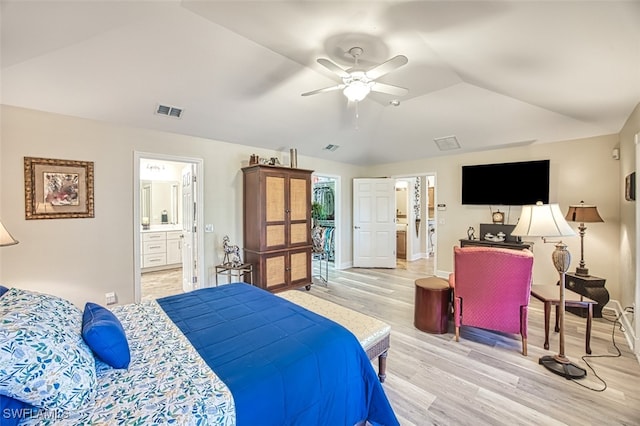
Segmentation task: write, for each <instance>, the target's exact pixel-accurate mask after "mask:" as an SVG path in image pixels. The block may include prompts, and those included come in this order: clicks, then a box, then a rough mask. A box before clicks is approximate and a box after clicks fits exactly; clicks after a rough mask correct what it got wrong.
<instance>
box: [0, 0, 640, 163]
mask: <svg viewBox="0 0 640 426" xmlns="http://www.w3.org/2000/svg"><path fill="white" fill-rule="evenodd" d="M1 7H2V9H1V12H2V16H1V25H2V28H1V48H2V50H1V57H0V59H1V63H2V74H1V79H2V81H1V89H2V92H1V101H2V103H3V104H7V105H14V106H19V107H25V108H32V109H36V110H43V111H49V112H54V113H60V114H65V115H71V116H77V117H83V118H89V119H97V120H103V121H107V122H111V123H114V124H117V125H126V126H134V127H140V128H150V129H157V130H161V131H167V132H174V133H180V134H186V135H193V136H198V137H203V138H208V139H214V140H222V141H227V142H232V143H239V144H244V145H251V146H257V147H264V148H268V149H273V150H288V149H289V148H297V149H298V153H299V154H300V155H308V156H313V157H320V158H326V159H331V160H336V161H342V162H347V163H353V164H363V165H364V164H380V163H387V162H395V161H404V160H409V159H415V158H420V157H433V156H438V155H443V154H448V153H451V151H441V150H439V149H438V147H437V146H436V143H434V139H437V138H442V137H448V136H455V137H456V138H457V141H458V143H459V145H460V148H459V149H458V150H457V151H456V152H465V151H477V150H485V149H491V148H495V147H506V146H514V145H522V144H530V143H546V142H552V141H558V140H567V139H576V138H583V137H590V136H597V135H603V134H611V133H617V132H618V131H620V129H621V128H622V126H623V125H624V122H625V120H626V119H627V117H628V116H629V114H630V113H631V111H632V110H633V108H634V107H635V105H637V103H638V102H640V24H639V23H640V2H637V1H627V2H623V1H574V2H564V1H563V2H554V1H536V2H524V1H495V2H484V1H469V2H458V1H376V2H370V1H269V0H266V1H196V0H182V1H177V0H158V1H119V2H116V1H98V0H95V1H94V0H86V1H56V0H47V1H6V0H1ZM355 46H357V47H361V48H362V49H363V54H362V56H361V57H360V64H361V65H363V66H364V67H365V68H367V67H372V66H375V65H376V64H379V63H382V62H384V61H386V60H388V59H389V58H391V57H393V56H396V55H404V56H406V57H407V58H408V60H409V61H408V63H407V64H406V65H404V66H402V67H400V68H398V69H396V70H394V71H392V72H390V73H388V74H386V75H385V76H383V77H381V78H380V79H379V81H380V82H383V83H387V84H392V85H397V86H402V87H406V88H407V89H408V90H409V93H408V95H406V96H404V97H401V98H394V97H393V96H390V95H384V94H380V93H371V94H370V95H369V96H368V97H367V98H366V99H364V100H363V101H361V102H359V103H357V104H354V103H348V101H347V99H346V98H345V97H344V96H343V94H342V93H341V92H340V91H334V92H329V93H320V94H317V95H314V96H306V97H303V96H301V94H302V93H304V92H308V91H312V90H315V89H319V88H323V87H327V86H332V85H335V84H338V83H339V82H340V81H339V79H337V77H336V76H335V74H333V73H331V72H330V71H329V70H327V68H325V67H323V66H321V65H320V64H318V63H317V62H316V60H317V59H318V58H327V59H329V60H331V61H333V62H334V63H336V64H338V65H339V66H340V67H343V68H345V69H346V68H349V67H351V66H352V65H353V60H352V58H351V57H350V56H349V55H348V50H349V49H350V48H351V47H355ZM394 100H398V101H399V105H397V106H394V105H392V104H391V103H390V102H391V101H394ZM159 104H162V105H167V106H173V107H178V108H181V109H182V110H183V111H182V116H181V118H179V119H178V118H172V117H167V116H164V115H159V114H156V113H155V112H156V109H157V106H158V105H159ZM356 107H357V108H356ZM328 144H334V145H338V146H339V148H338V149H337V150H336V151H333V152H330V151H327V150H324V149H323V148H324V147H326V146H327V145H328Z"/></svg>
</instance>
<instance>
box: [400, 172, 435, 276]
mask: <svg viewBox="0 0 640 426" xmlns="http://www.w3.org/2000/svg"><path fill="white" fill-rule="evenodd" d="M435 188H436V177H435V174H424V175H412V176H397V177H396V181H395V195H396V200H395V201H396V260H397V264H396V267H397V268H401V269H409V266H410V265H411V267H412V268H414V269H415V268H416V267H418V264H424V269H425V272H426V273H428V274H430V275H432V274H433V272H434V270H435V269H434V268H435V253H436V250H435V247H436V235H437V226H436V224H437V222H436V209H435V205H436V203H435V198H436V190H435ZM421 269H422V267H421Z"/></svg>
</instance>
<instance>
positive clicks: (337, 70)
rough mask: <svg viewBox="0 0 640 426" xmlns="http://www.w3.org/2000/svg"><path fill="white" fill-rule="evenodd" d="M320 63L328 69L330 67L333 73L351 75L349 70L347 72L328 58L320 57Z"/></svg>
mask: <svg viewBox="0 0 640 426" xmlns="http://www.w3.org/2000/svg"><path fill="white" fill-rule="evenodd" d="M318 63H319V64H320V65H322V66H323V67H325V68H326V69H328V70H329V71H331V72H332V73H334V74H336V75H337V76H338V77H340V78H345V77H349V76H350V74H349V73H348V72H346V71H345V70H343V69H342V68H340V67H339V66H338V65H336V64H334V63H333V62H331V61H330V60H328V59H325V58H320V59H318Z"/></svg>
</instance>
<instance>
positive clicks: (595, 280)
mask: <svg viewBox="0 0 640 426" xmlns="http://www.w3.org/2000/svg"><path fill="white" fill-rule="evenodd" d="M605 281H606V280H605V279H604V278H600V277H595V276H593V275H589V276H581V275H576V274H575V273H569V272H567V274H566V277H565V288H567V289H568V290H571V291H574V292H576V293H578V294H580V295H582V296H585V297H588V298H589V299H593V300H595V301H596V302H598V304H597V305H595V306H594V307H593V316H594V317H595V318H602V308H604V305H606V304H607V302H608V301H609V291H607V289H606V288H604V283H605ZM567 311H569V312H571V313H573V314H576V315H579V316H581V317H583V318H584V317H586V316H587V312H586V309H584V308H578V307H567Z"/></svg>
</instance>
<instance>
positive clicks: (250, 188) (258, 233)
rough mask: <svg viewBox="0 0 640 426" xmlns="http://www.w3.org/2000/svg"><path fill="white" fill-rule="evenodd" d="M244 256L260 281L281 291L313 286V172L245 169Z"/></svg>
mask: <svg viewBox="0 0 640 426" xmlns="http://www.w3.org/2000/svg"><path fill="white" fill-rule="evenodd" d="M242 172H243V177H244V182H243V189H244V195H243V199H244V200H243V201H244V208H243V210H244V221H243V223H244V259H245V262H247V263H251V264H252V265H253V270H254V272H253V273H254V283H253V284H254V285H256V286H258V287H260V288H263V289H265V290H268V291H272V292H278V291H282V290H287V289H290V288H298V287H303V286H305V287H307V290H308V289H309V288H310V285H311V282H312V280H311V251H312V241H311V173H313V171H311V170H302V169H294V168H288V167H278V166H268V165H254V166H249V167H244V168H243V169H242Z"/></svg>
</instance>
